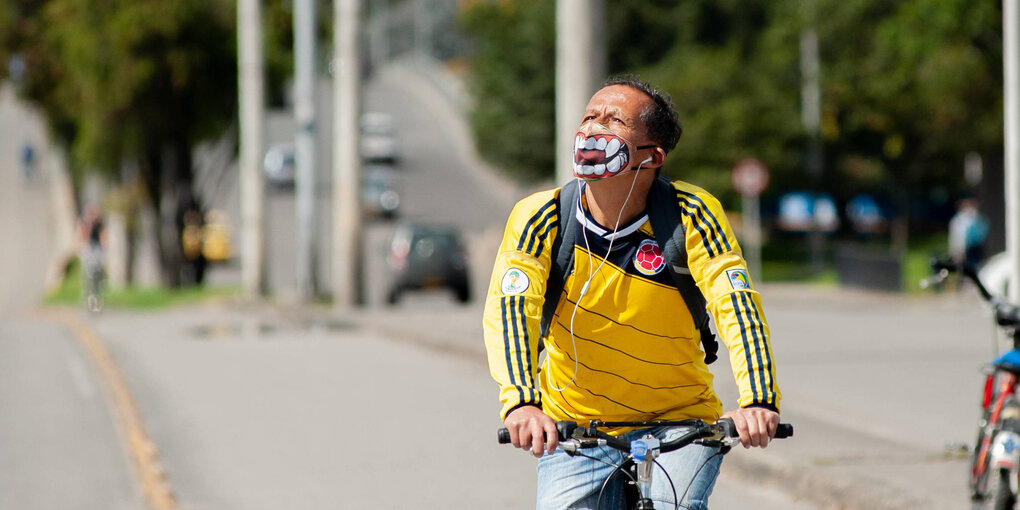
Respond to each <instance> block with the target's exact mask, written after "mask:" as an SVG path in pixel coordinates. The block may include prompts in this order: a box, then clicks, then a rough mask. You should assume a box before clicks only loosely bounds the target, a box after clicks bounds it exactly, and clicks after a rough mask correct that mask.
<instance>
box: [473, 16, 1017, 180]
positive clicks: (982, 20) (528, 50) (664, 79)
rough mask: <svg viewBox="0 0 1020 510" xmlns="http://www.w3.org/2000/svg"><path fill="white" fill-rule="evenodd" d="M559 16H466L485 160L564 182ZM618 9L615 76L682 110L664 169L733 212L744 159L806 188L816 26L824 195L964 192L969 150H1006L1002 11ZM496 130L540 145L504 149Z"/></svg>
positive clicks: (612, 59) (612, 39) (610, 33)
mask: <svg viewBox="0 0 1020 510" xmlns="http://www.w3.org/2000/svg"><path fill="white" fill-rule="evenodd" d="M550 4H551V3H550V2H537V1H526V0H517V1H514V0H499V1H490V2H484V1H478V2H474V3H472V4H471V5H469V6H468V7H466V9H465V16H464V19H465V21H466V27H467V29H468V30H469V31H470V33H472V34H473V35H474V36H475V37H476V38H478V40H479V41H480V45H481V47H480V49H479V51H478V53H477V54H476V55H475V56H474V59H473V63H474V67H473V69H472V72H473V75H472V79H473V82H474V83H475V84H476V86H475V88H474V89H473V90H474V92H475V93H476V101H477V104H478V105H479V107H478V110H476V112H475V118H474V120H475V131H476V136H477V138H478V141H479V148H480V150H481V151H482V152H483V154H486V155H487V157H489V158H490V159H491V160H494V161H495V162H496V163H503V164H502V166H503V168H506V169H507V170H508V171H510V172H515V173H518V174H520V175H521V176H522V177H528V178H534V177H540V176H541V177H547V176H550V175H552V172H553V163H552V161H553V148H552V143H553V142H552V138H553V136H552V126H553V111H554V108H553V97H554V91H553V88H552V86H553V82H554V74H555V68H554V66H555V58H554V47H555V43H554V41H555V39H554V34H553V32H554V30H555V26H554V20H553V17H554V15H555V13H554V12H553V11H554V10H553V7H552V6H551V5H550ZM606 9H607V14H606V18H607V19H608V20H610V21H609V22H608V23H607V29H606V37H608V41H607V48H608V52H609V67H610V71H611V72H612V73H619V72H636V73H638V74H640V75H641V76H642V77H643V78H645V79H647V80H649V81H651V82H652V83H653V84H655V85H657V86H659V87H661V88H662V89H664V90H665V91H667V92H669V93H670V94H671V95H672V97H673V99H674V102H675V103H676V105H677V108H678V110H679V113H680V119H681V124H682V125H683V127H684V135H683V137H682V138H681V139H680V144H679V145H678V146H677V148H676V149H675V151H674V153H673V154H671V155H670V157H669V158H668V160H667V165H666V167H665V169H664V170H665V172H666V173H668V174H670V175H673V176H675V177H679V178H683V179H686V180H690V181H693V182H697V183H699V184H701V185H704V186H706V187H708V188H709V189H712V190H713V191H714V192H716V193H718V194H720V195H722V198H724V199H727V198H731V197H732V194H731V192H729V191H728V190H729V184H728V182H729V169H730V168H731V167H732V165H733V163H734V162H735V161H737V160H738V159H740V158H742V157H745V156H754V157H757V158H759V159H761V160H763V161H764V162H765V163H766V164H767V165H768V166H769V167H770V169H771V170H772V175H773V181H772V182H773V183H774V186H773V189H783V188H785V189H791V188H795V187H804V186H805V182H806V181H807V180H808V179H807V170H806V168H805V161H806V158H805V154H806V152H807V148H808V141H809V136H808V133H806V132H805V129H804V127H803V126H802V123H801V70H800V47H799V46H800V38H801V33H802V31H803V30H804V29H805V28H806V27H813V28H814V30H815V31H816V33H817V34H818V40H819V49H820V65H821V70H820V72H821V76H820V80H821V97H822V113H823V117H822V133H821V136H822V141H823V147H824V149H823V150H824V155H825V157H824V161H825V182H824V186H825V187H826V188H827V189H828V191H830V192H832V193H834V194H835V195H836V196H837V197H838V198H846V197H847V196H849V195H850V194H852V193H857V192H862V191H871V192H875V191H882V190H888V189H891V188H899V189H903V190H910V191H911V192H912V193H920V194H924V193H928V192H930V191H931V190H936V189H943V190H945V189H949V190H952V189H957V188H959V187H960V186H962V173H963V172H962V167H963V159H964V156H965V154H966V153H968V152H971V151H974V152H978V153H981V154H984V155H990V154H996V153H998V152H999V151H1001V147H1002V114H1001V111H1002V78H1001V69H1002V65H1001V62H1002V51H1001V47H1002V40H1001V26H1002V23H1001V12H1000V11H999V4H998V3H994V2H992V3H989V2H978V3H974V2H967V1H965V0H905V1H902V2H886V1H883V0H861V1H857V2H844V1H840V0H814V1H813V2H802V1H799V0H772V1H770V0H685V1H682V2H672V1H666V0H620V1H614V2H606ZM579 22H581V20H580V19H579ZM496 133H502V134H503V136H504V137H509V138H511V139H518V138H521V137H527V138H528V140H529V141H530V142H531V143H512V144H494V143H492V142H491V140H492V139H494V138H495V136H496ZM539 136H541V137H546V138H547V139H546V140H545V141H542V142H539V141H537V140H535V138H537V137H539ZM520 161H527V162H528V164H527V165H523V166H522V165H521V164H519V163H518V162H520ZM508 162H513V163H514V164H513V165H510V164H506V163H508Z"/></svg>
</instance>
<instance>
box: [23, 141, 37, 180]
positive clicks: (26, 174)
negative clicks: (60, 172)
mask: <svg viewBox="0 0 1020 510" xmlns="http://www.w3.org/2000/svg"><path fill="white" fill-rule="evenodd" d="M33 173H35V147H34V146H32V143H31V142H25V143H23V144H21V177H22V179H23V180H26V181H27V180H29V179H31V178H32V174H33Z"/></svg>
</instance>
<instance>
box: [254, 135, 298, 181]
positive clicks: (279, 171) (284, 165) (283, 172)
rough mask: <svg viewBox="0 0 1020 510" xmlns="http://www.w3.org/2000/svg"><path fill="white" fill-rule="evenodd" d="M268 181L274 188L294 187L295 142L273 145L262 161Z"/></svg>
mask: <svg viewBox="0 0 1020 510" xmlns="http://www.w3.org/2000/svg"><path fill="white" fill-rule="evenodd" d="M262 167H263V170H264V171H265V174H266V180H267V181H269V183H270V184H272V185H274V186H280V187H288V186H293V185H294V142H284V143H278V144H276V145H273V146H272V147H270V148H269V150H267V151H266V156H265V158H264V159H263V160H262Z"/></svg>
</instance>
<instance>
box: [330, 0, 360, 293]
mask: <svg viewBox="0 0 1020 510" xmlns="http://www.w3.org/2000/svg"><path fill="white" fill-rule="evenodd" d="M333 6H334V15H333V23H334V25H333V39H334V44H335V50H334V54H335V55H336V57H335V58H336V61H335V63H334V73H333V97H334V98H335V99H334V102H333V125H334V126H335V129H336V131H335V132H336V135H335V136H334V141H335V143H334V144H333V216H334V221H333V261H334V263H335V266H334V268H333V303H334V305H335V306H336V307H337V308H340V309H351V308H353V307H354V306H355V305H357V304H359V303H360V302H361V273H362V271H361V208H360V207H359V206H358V204H359V188H360V183H361V159H360V156H359V155H358V135H359V131H358V117H359V113H360V112H361V74H360V72H361V68H360V66H359V65H358V64H359V60H358V58H359V55H361V51H360V44H361V39H360V21H361V12H360V11H361V1H360V0H334V1H333Z"/></svg>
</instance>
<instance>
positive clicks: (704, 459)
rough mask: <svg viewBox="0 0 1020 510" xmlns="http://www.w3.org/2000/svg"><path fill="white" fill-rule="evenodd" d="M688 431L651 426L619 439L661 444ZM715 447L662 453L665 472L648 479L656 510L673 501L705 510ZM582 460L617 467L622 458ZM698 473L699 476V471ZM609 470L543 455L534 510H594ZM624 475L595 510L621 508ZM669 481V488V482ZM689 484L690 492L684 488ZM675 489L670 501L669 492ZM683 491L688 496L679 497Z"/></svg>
mask: <svg viewBox="0 0 1020 510" xmlns="http://www.w3.org/2000/svg"><path fill="white" fill-rule="evenodd" d="M687 430H688V429H686V428H684V427H656V428H652V429H642V430H635V431H632V432H629V433H627V434H624V435H623V436H620V437H621V439H624V440H626V441H632V440H634V439H638V438H640V437H641V436H643V435H645V434H646V433H651V434H652V435H653V436H655V437H657V438H659V440H661V441H669V440H671V439H675V438H677V437H679V436H680V435H681V434H683V433H684V432H686V431H687ZM718 451H719V450H718V449H717V448H709V447H706V446H702V445H697V444H691V445H688V446H685V447H683V448H681V449H679V450H675V451H672V452H669V453H664V454H662V455H660V456H659V458H658V459H656V460H658V462H659V464H660V465H661V466H662V467H663V468H664V469H665V471H666V473H669V477H668V478H667V477H666V473H664V472H663V470H662V469H658V468H656V469H655V472H654V474H653V475H652V499H653V500H654V501H655V508H656V509H658V510H665V509H673V508H676V499H675V498H682V499H683V503H682V505H681V506H680V508H685V509H691V510H704V509H706V508H708V496H709V495H710V494H712V487H714V486H715V479H716V477H718V476H719V466H720V464H721V463H722V455H716V453H718ZM583 452H584V453H585V455H588V456H591V457H595V458H597V459H600V460H602V461H605V462H609V463H612V464H620V463H621V462H622V461H623V458H624V454H623V453H622V452H620V451H618V450H615V449H613V448H611V447H608V446H603V447H601V448H592V449H589V450H583ZM699 468H700V471H699ZM614 469H615V467H614V466H609V465H607V464H604V463H602V462H599V461H597V460H591V459H587V458H584V457H580V456H577V457H571V456H569V455H567V454H566V453H564V452H563V451H562V450H556V452H555V453H553V454H552V455H548V454H547V455H545V456H544V457H542V458H541V459H539V461H538V504H537V506H536V508H537V509H538V510H568V509H569V510H594V509H595V508H596V506H597V504H598V499H599V491H600V490H601V488H602V484H603V482H605V480H606V478H607V477H609V475H610V474H611V473H612V472H613V470H614ZM624 477H625V475H619V476H614V477H613V480H611V481H610V483H609V484H608V485H607V486H606V491H605V494H603V496H602V504H601V507H599V508H600V510H618V509H619V508H622V506H623V483H624V482H623V480H624ZM670 479H671V480H672V481H673V485H672V486H671V485H670V483H669V480H670ZM688 485H689V486H690V488H689V489H688ZM674 487H675V488H676V495H675V496H674V492H673V488H674ZM685 490H686V492H687V494H686V495H684V491H685Z"/></svg>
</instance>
